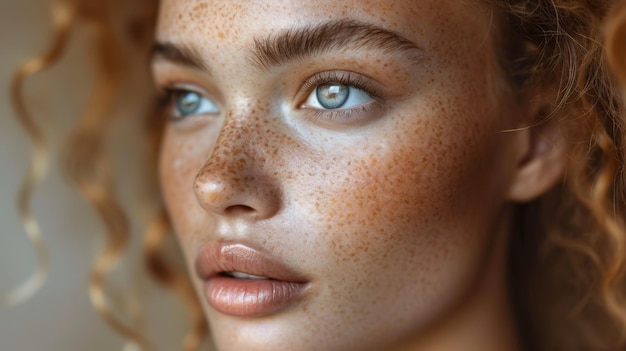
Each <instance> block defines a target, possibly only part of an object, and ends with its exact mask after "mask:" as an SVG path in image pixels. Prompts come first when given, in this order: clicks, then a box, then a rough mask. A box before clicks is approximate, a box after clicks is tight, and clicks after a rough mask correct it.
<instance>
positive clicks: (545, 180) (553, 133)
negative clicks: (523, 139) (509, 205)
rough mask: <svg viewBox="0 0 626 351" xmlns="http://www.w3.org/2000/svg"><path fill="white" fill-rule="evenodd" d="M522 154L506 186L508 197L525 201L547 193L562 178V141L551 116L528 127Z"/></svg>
mask: <svg viewBox="0 0 626 351" xmlns="http://www.w3.org/2000/svg"><path fill="white" fill-rule="evenodd" d="M527 135H528V138H530V140H529V143H528V146H529V147H528V150H527V153H526V155H525V156H524V157H523V158H522V159H521V160H520V162H519V164H518V167H517V170H516V172H515V176H514V178H513V182H512V183H511V187H510V189H509V199H510V200H511V201H515V202H528V201H531V200H534V199H536V198H538V197H539V196H541V195H543V194H545V193H546V192H548V191H549V190H550V189H551V188H552V187H554V186H555V185H556V184H557V183H559V182H560V181H561V180H562V179H563V175H564V173H565V168H566V163H567V158H566V156H567V155H566V152H565V143H564V140H563V136H562V133H561V131H560V128H559V126H558V123H557V122H556V121H555V120H554V117H553V118H551V119H548V120H546V121H544V122H542V123H540V124H538V125H535V126H531V127H529V133H528V134H527Z"/></svg>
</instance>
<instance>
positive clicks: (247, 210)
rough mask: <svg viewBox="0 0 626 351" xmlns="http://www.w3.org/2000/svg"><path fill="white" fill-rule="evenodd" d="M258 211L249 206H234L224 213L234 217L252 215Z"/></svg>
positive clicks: (227, 208)
mask: <svg viewBox="0 0 626 351" xmlns="http://www.w3.org/2000/svg"><path fill="white" fill-rule="evenodd" d="M255 212H256V210H255V209H254V208H252V207H250V206H247V205H232V206H228V207H226V208H225V209H224V213H225V214H228V215H233V216H241V215H250V214H253V213H255Z"/></svg>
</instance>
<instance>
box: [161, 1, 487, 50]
mask: <svg viewBox="0 0 626 351" xmlns="http://www.w3.org/2000/svg"><path fill="white" fill-rule="evenodd" d="M339 19H350V20H358V21H360V22H364V23H371V24H374V25H378V26H380V27H383V28H386V29H388V30H391V31H394V32H396V33H399V34H400V35H402V36H404V37H406V38H408V39H410V40H415V41H420V45H421V46H426V47H427V46H429V44H430V45H436V44H437V42H440V41H441V40H442V36H443V35H445V38H446V39H445V40H446V41H448V42H450V41H458V42H466V41H467V40H468V36H470V35H472V34H473V36H475V37H477V38H479V39H480V38H483V39H484V35H485V33H486V32H487V31H488V29H489V27H490V25H491V9H489V8H488V7H487V6H486V5H485V4H484V3H483V2H482V1H478V0H476V1H468V0H385V1H380V0H376V1H371V0H350V1H348V0H344V1H337V0H316V1H309V0H273V1H266V0H263V1H254V0H234V1H223V0H163V1H161V8H160V15H159V24H158V27H157V39H158V40H161V41H170V42H175V43H180V42H183V43H185V44H193V46H195V47H197V48H203V47H204V48H211V49H233V50H239V49H241V47H242V45H249V44H251V43H252V42H253V41H254V39H257V38H259V37H260V36H267V35H272V34H275V33H277V32H280V31H284V30H288V29H294V28H298V27H302V26H307V25H315V24H319V23H323V22H327V21H333V20H339ZM433 34H436V35H434V36H433Z"/></svg>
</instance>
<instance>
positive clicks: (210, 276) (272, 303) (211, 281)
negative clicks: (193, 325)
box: [195, 242, 309, 317]
mask: <svg viewBox="0 0 626 351" xmlns="http://www.w3.org/2000/svg"><path fill="white" fill-rule="evenodd" d="M195 263H196V273H197V275H198V276H199V277H200V278H201V279H202V280H203V281H204V295H205V298H206V299H207V301H208V302H209V304H210V305H211V307H213V308H214V309H215V310H217V311H218V312H221V313H223V314H226V315H230V316H236V317H259V316H266V315H270V314H272V313H275V312H278V311H280V310H282V309H284V308H286V307H288V306H291V305H292V304H294V303H296V302H297V301H299V300H300V297H301V296H302V294H303V293H304V291H305V290H306V289H307V287H308V286H309V282H308V281H307V279H306V278H305V277H303V276H302V275H300V274H298V273H296V272H295V271H293V270H291V269H290V268H289V267H287V266H286V265H285V264H284V263H282V262H280V261H279V260H278V259H276V258H275V257H273V256H271V255H269V254H267V253H265V252H263V251H260V250H257V249H255V248H253V247H250V246H248V245H245V244H242V243H225V242H211V243H209V244H207V245H206V246H204V247H203V248H202V250H201V251H200V252H199V255H198V257H197V258H196V262H195ZM227 272H241V273H245V274H250V275H255V276H262V277H267V278H269V279H266V280H265V279H264V280H257V279H237V278H232V277H229V276H224V275H223V273H227Z"/></svg>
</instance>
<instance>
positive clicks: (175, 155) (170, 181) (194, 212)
mask: <svg viewBox="0 0 626 351" xmlns="http://www.w3.org/2000/svg"><path fill="white" fill-rule="evenodd" d="M171 129H172V127H171V126H170V127H167V130H166V132H165V136H164V139H163V145H162V148H161V154H160V159H159V176H160V180H161V190H162V193H163V197H164V200H165V204H166V206H167V210H168V213H169V215H170V218H171V220H172V224H173V227H174V230H175V231H176V234H177V235H178V237H179V241H180V243H181V245H182V246H183V249H184V251H185V252H186V253H191V252H193V251H192V249H193V248H194V247H195V246H196V244H197V243H198V242H199V240H200V239H201V237H202V236H203V235H206V234H207V233H208V232H207V231H210V230H211V228H213V227H214V223H213V222H212V219H211V218H210V217H209V216H207V215H206V212H205V211H204V210H203V209H202V207H201V206H200V205H199V203H198V200H197V198H196V196H195V193H194V191H193V184H194V179H195V177H196V175H197V173H198V170H199V169H201V168H202V165H203V164H204V163H205V161H206V158H207V157H208V156H207V155H208V152H210V150H211V147H212V145H209V143H208V142H207V141H210V140H212V139H211V138H210V136H209V137H206V136H205V137H198V136H189V137H183V138H181V137H179V136H174V134H175V133H174V132H173V131H172V130H171Z"/></svg>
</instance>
